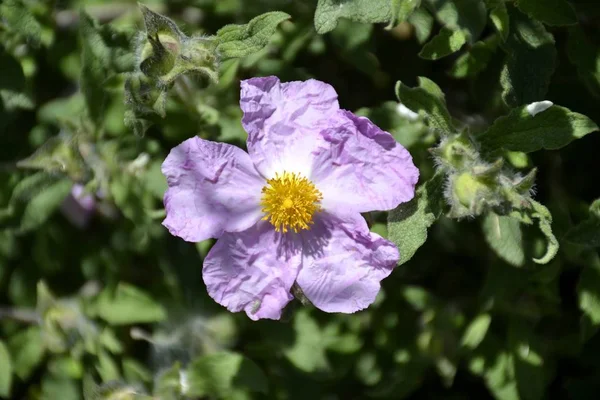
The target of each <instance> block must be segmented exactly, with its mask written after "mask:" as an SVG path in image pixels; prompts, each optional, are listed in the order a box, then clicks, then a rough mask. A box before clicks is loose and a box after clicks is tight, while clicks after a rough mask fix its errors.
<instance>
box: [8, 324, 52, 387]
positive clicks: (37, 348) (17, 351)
mask: <svg viewBox="0 0 600 400" xmlns="http://www.w3.org/2000/svg"><path fill="white" fill-rule="evenodd" d="M8 348H9V349H10V354H11V355H12V361H13V370H14V372H15V374H16V375H17V376H18V377H19V378H21V379H22V380H27V378H29V376H30V375H31V373H32V372H33V370H34V369H35V368H36V367H37V366H38V365H39V364H40V363H41V362H42V359H43V357H44V353H45V351H46V348H45V346H44V341H43V338H42V331H41V329H40V328H39V327H37V326H32V327H30V328H27V329H26V330H24V331H21V332H19V333H17V334H16V335H14V336H12V337H11V338H10V339H9V341H8Z"/></svg>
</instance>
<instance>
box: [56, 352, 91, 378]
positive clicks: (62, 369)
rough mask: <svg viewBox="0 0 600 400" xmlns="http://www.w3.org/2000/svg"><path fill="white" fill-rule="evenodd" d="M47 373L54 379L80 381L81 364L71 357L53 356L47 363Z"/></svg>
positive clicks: (81, 373)
mask: <svg viewBox="0 0 600 400" xmlns="http://www.w3.org/2000/svg"><path fill="white" fill-rule="evenodd" d="M48 371H49V372H51V373H52V375H54V376H56V377H61V378H72V379H81V377H82V376H83V364H82V363H81V361H79V360H76V359H75V358H73V357H71V356H62V357H61V356H58V357H57V356H55V357H53V358H52V359H51V360H50V362H49V363H48Z"/></svg>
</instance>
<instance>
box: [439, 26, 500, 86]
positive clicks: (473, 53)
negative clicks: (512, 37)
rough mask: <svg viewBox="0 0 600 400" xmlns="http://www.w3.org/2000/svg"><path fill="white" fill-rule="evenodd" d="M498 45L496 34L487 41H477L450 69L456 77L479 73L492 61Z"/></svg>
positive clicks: (451, 73) (471, 75)
mask: <svg viewBox="0 0 600 400" xmlns="http://www.w3.org/2000/svg"><path fill="white" fill-rule="evenodd" d="M497 46H498V36H496V35H494V36H491V37H490V38H488V39H486V40H485V41H481V42H477V43H475V44H474V45H473V46H472V47H471V49H470V50H469V52H467V53H465V54H463V55H461V56H460V57H459V58H457V59H456V62H455V63H454V65H453V66H452V69H451V70H450V72H449V73H450V75H451V76H453V77H455V78H466V77H473V76H476V75H478V74H479V73H480V72H481V71H483V70H484V69H485V68H486V67H487V65H488V63H489V62H490V60H491V58H492V55H493V54H494V52H495V51H496V48H497Z"/></svg>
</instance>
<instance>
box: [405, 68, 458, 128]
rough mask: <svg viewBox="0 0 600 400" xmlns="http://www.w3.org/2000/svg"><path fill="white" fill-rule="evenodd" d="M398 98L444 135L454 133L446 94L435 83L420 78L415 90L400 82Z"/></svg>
mask: <svg viewBox="0 0 600 400" xmlns="http://www.w3.org/2000/svg"><path fill="white" fill-rule="evenodd" d="M396 97H398V100H400V102H401V103H402V104H404V105H405V106H406V107H408V108H409V109H410V110H411V111H413V112H417V113H419V114H422V115H424V116H425V117H426V118H427V122H428V125H429V126H430V127H431V128H434V129H438V130H440V131H442V132H444V133H451V132H454V126H453V125H452V118H451V117H450V114H449V113H448V109H447V108H446V100H445V98H444V94H443V93H442V91H441V89H440V88H439V86H437V85H436V84H435V83H434V82H433V81H431V80H429V79H427V78H425V77H419V87H415V88H410V87H408V86H406V85H404V84H403V83H402V82H400V81H398V83H396Z"/></svg>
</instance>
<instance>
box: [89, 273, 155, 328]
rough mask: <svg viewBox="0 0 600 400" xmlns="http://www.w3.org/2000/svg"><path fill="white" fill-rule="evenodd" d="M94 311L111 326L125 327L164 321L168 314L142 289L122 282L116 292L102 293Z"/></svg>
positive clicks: (106, 290)
mask: <svg viewBox="0 0 600 400" xmlns="http://www.w3.org/2000/svg"><path fill="white" fill-rule="evenodd" d="M94 311H95V312H96V313H97V315H98V316H99V317H100V318H102V319H103V320H105V321H106V322H108V323H109V324H111V325H125V324H137V323H149V322H157V321H162V320H163V319H165V318H166V312H165V309H164V308H163V306H162V305H160V304H159V303H157V302H156V301H154V300H153V299H152V297H150V296H149V295H148V294H146V293H145V292H143V291H142V290H141V289H138V288H136V287H135V286H131V285H129V284H127V283H123V282H120V283H119V284H118V285H117V288H116V290H115V291H114V293H112V291H111V290H109V289H105V290H104V291H102V293H100V295H99V296H98V299H97V301H96V304H95V308H94Z"/></svg>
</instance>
